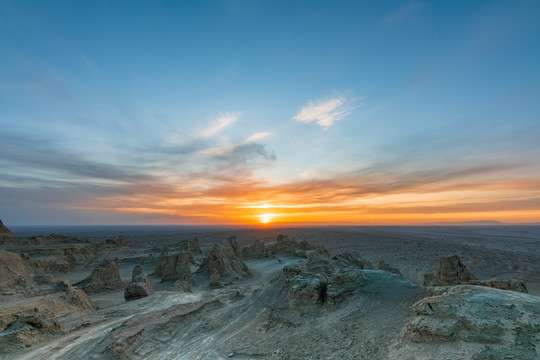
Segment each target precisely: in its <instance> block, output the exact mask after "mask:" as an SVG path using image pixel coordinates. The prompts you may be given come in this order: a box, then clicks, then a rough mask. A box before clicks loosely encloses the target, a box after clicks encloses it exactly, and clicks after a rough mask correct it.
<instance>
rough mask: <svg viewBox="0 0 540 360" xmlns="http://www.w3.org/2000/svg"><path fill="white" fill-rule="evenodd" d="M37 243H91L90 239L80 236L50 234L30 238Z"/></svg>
mask: <svg viewBox="0 0 540 360" xmlns="http://www.w3.org/2000/svg"><path fill="white" fill-rule="evenodd" d="M30 239H31V240H32V241H31V242H32V243H33V244H35V245H60V244H89V243H90V240H88V239H85V238H81V237H78V236H71V235H62V234H54V233H53V234H50V235H36V236H32V237H31V238H30Z"/></svg>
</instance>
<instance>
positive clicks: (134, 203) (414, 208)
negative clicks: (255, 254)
mask: <svg viewBox="0 0 540 360" xmlns="http://www.w3.org/2000/svg"><path fill="white" fill-rule="evenodd" d="M338 180H339V179H338ZM538 184H540V179H529V180H527V181H525V180H523V179H521V180H518V181H514V182H512V181H507V180H505V181H501V182H498V183H481V182H479V183H477V184H474V183H472V184H467V186H463V185H460V184H457V185H452V184H445V185H444V186H442V185H441V184H439V187H438V188H435V186H434V185H433V184H426V185H421V186H415V187H412V188H404V189H400V191H395V190H394V189H393V188H391V189H386V188H384V186H383V187H381V189H378V192H375V191H372V192H369V193H365V194H364V193H362V191H363V190H362V188H360V189H359V187H358V186H357V184H356V183H346V182H345V181H344V180H343V184H342V183H339V182H338V181H337V180H333V181H330V182H329V181H320V182H317V181H315V180H314V181H312V182H300V183H288V184H280V185H274V186H271V185H268V184H264V183H256V182H248V181H244V182H242V181H240V182H239V183H238V184H236V183H235V184H224V185H222V186H221V187H213V188H208V189H206V190H204V191H203V190H201V191H199V192H197V191H195V190H193V189H192V188H189V186H186V185H183V186H182V187H179V188H174V189H173V190H174V191H173V190H171V192H170V193H169V194H167V192H166V191H162V189H158V190H159V191H156V192H155V193H152V192H150V191H146V192H141V193H140V194H138V195H129V196H115V197H103V198H96V199H94V201H93V202H92V204H87V205H86V206H81V207H78V208H77V209H84V210H97V211H101V212H103V211H112V212H115V213H125V214H139V215H142V216H145V215H146V216H148V217H151V218H152V219H161V220H160V221H162V223H168V224H200V225H214V224H215V225H261V226H262V225H264V226H269V225H273V226H276V225H355V224H358V225H406V224H414V223H430V222H460V221H480V220H495V221H500V222H506V223H526V222H540V190H537V186H538ZM370 191H371V190H370ZM268 199H271V200H268Z"/></svg>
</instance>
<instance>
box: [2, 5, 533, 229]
mask: <svg viewBox="0 0 540 360" xmlns="http://www.w3.org/2000/svg"><path fill="white" fill-rule="evenodd" d="M538 39H540V4H539V3H538V2H537V1H511V2H510V1H486V2H484V1H473V2H470V1H452V2H420V1H411V2H407V1H395V2H394V1H384V2H381V1H369V2H368V1H197V2H194V1H193V2H188V1H178V2H172V1H171V2H158V1H146V2H143V1H114V2H111V1H102V2H100V1H93V2H84V1H47V2H42V1H0V41H1V43H2V51H1V52H0V129H2V130H1V132H0V167H1V168H2V169H3V171H2V173H0V199H2V201H1V202H0V218H2V219H3V220H4V222H5V223H6V224H10V223H12V224H154V223H155V224H214V223H215V224H230V223H254V222H257V219H260V218H261V216H262V215H265V214H266V215H268V214H270V215H271V216H270V215H268V216H266V215H265V216H266V218H268V219H270V218H271V219H272V221H275V222H277V223H348V224H349V223H351V224H352V223H408V222H417V221H445V220H448V221H457V220H478V219H486V218H490V219H495V220H501V221H509V222H521V221H537V219H539V216H540V194H539V192H540V162H539V161H538V159H539V155H540V145H539V144H538V143H539V142H538V138H539V135H540V118H539V116H540V101H539V95H540V66H539V65H538V64H540V41H538ZM260 209H264V211H266V212H265V213H263V212H260Z"/></svg>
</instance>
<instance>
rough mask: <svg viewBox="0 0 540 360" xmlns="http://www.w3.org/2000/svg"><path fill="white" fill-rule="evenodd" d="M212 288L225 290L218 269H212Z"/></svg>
mask: <svg viewBox="0 0 540 360" xmlns="http://www.w3.org/2000/svg"><path fill="white" fill-rule="evenodd" d="M209 271H210V286H212V287H217V288H223V287H225V285H224V284H223V282H222V281H221V276H220V275H219V272H218V269H217V268H216V267H210V269H209Z"/></svg>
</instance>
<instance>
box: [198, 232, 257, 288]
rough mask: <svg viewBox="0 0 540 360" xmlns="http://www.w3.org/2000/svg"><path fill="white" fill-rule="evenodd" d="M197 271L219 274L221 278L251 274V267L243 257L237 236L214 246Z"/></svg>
mask: <svg viewBox="0 0 540 360" xmlns="http://www.w3.org/2000/svg"><path fill="white" fill-rule="evenodd" d="M196 273H198V274H201V273H206V274H209V275H212V274H214V278H215V274H217V275H219V278H220V279H222V278H226V277H246V276H250V275H251V274H250V272H249V269H248V267H247V265H246V264H245V263H244V260H243V259H242V253H241V251H240V247H239V246H238V242H237V241H236V237H235V236H231V237H229V238H227V239H225V240H224V244H223V245H221V246H218V245H217V244H216V246H214V248H213V249H212V252H211V253H210V255H209V256H208V257H207V258H206V259H204V261H203V263H202V264H201V266H200V267H199V268H198V269H197V271H196Z"/></svg>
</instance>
